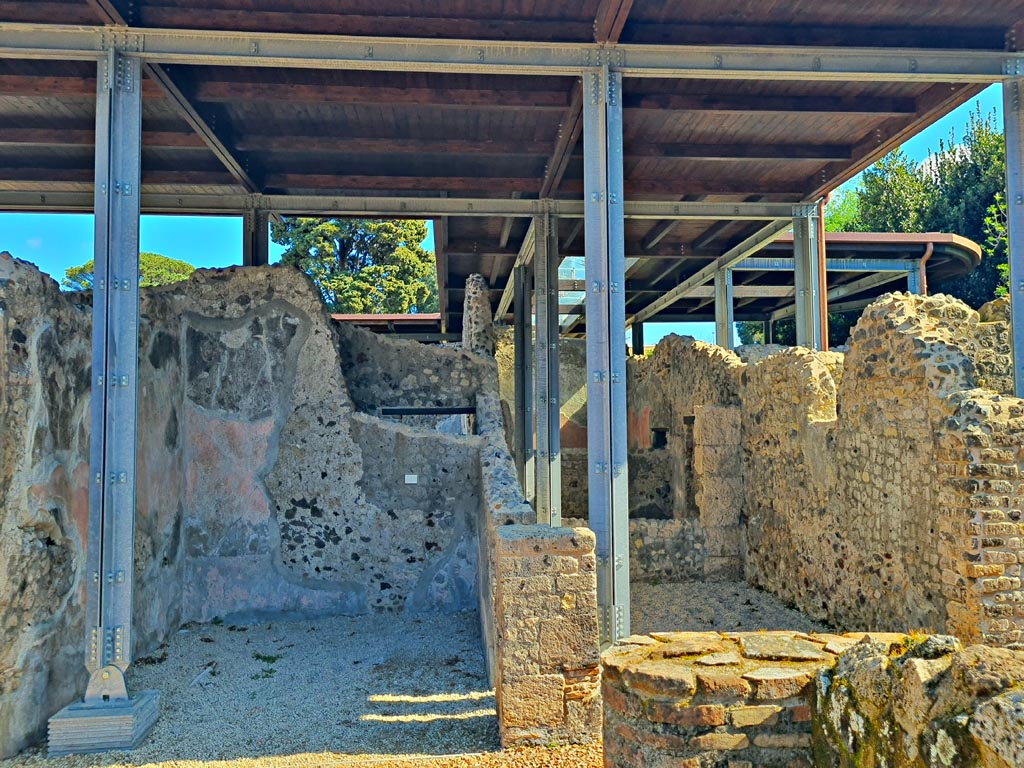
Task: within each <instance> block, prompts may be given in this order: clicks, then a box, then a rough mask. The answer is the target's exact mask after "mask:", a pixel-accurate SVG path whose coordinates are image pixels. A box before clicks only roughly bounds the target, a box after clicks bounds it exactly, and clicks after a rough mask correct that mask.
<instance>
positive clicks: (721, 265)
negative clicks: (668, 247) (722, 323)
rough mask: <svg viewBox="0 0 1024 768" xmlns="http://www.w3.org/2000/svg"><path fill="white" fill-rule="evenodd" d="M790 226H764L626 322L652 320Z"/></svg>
mask: <svg viewBox="0 0 1024 768" xmlns="http://www.w3.org/2000/svg"><path fill="white" fill-rule="evenodd" d="M803 207H804V206H799V207H798V209H799V210H802V209H803ZM790 209H791V212H792V211H794V210H797V209H793V208H792V206H790ZM791 215H792V213H791ZM791 227H792V221H791V220H790V219H780V220H778V221H773V222H772V223H771V224H769V225H768V226H767V227H763V228H762V229H761V230H759V231H758V232H755V233H754V234H753V235H751V236H750V237H748V238H747V239H746V240H744V241H743V242H742V243H740V244H739V245H737V246H736V247H734V248H730V249H729V250H728V251H726V252H725V253H724V254H722V255H721V256H720V257H719V258H718V259H716V260H715V261H714V262H712V263H711V264H708V265H707V266H706V267H704V268H703V269H701V270H699V271H698V272H697V273H696V274H694V275H692V276H691V277H688V278H687V279H686V280H684V281H683V282H681V283H680V284H679V285H678V286H676V287H675V288H673V289H672V290H671V291H669V292H668V293H666V294H665V295H664V296H662V297H661V298H660V299H658V300H657V301H654V302H651V304H649V305H648V306H647V307H645V308H644V309H642V310H640V311H639V312H637V313H636V314H635V315H633V317H632V318H631V319H630V324H632V323H642V322H644V321H645V320H648V319H649V318H652V317H654V316H655V315H657V314H658V313H659V312H661V311H662V310H663V309H666V308H668V307H670V306H672V305H673V304H675V303H676V302H677V301H679V299H681V298H682V297H683V296H686V295H687V292H688V291H689V290H690V289H691V288H696V287H697V286H700V285H704V284H705V283H706V282H708V281H709V280H712V279H714V277H715V274H716V273H718V272H720V271H722V270H724V269H729V268H730V267H733V266H735V265H736V264H739V263H740V262H741V261H743V260H744V259H746V258H747V257H748V256H750V255H752V254H754V253H757V252H758V251H759V250H761V249H762V248H764V247H765V246H766V245H768V244H769V243H771V242H774V241H775V240H778V239H779V238H780V237H782V236H783V235H784V234H786V232H788V231H789V229H790V228H791Z"/></svg>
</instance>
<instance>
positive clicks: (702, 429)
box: [693, 405, 741, 445]
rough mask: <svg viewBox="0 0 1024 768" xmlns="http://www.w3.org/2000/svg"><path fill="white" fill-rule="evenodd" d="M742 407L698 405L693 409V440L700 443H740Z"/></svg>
mask: <svg viewBox="0 0 1024 768" xmlns="http://www.w3.org/2000/svg"><path fill="white" fill-rule="evenodd" d="M740 440H741V437H740V409H739V408H723V407H721V406H713V405H698V406H695V407H694V409H693V442H694V443H696V444H699V445H739V444H740Z"/></svg>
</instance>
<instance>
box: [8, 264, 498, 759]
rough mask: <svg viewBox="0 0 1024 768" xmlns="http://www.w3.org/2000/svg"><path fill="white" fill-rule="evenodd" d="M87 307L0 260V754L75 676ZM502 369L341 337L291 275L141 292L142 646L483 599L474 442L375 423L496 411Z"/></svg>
mask: <svg viewBox="0 0 1024 768" xmlns="http://www.w3.org/2000/svg"><path fill="white" fill-rule="evenodd" d="M89 300H90V297H89V296H88V295H87V294H62V293H61V292H60V291H59V290H58V288H57V286H56V284H55V283H53V281H51V280H49V279H48V278H46V277H45V276H43V275H41V274H40V273H39V272H38V271H37V270H36V269H35V268H34V267H33V266H31V265H29V264H27V263H23V262H18V261H16V260H13V259H11V258H9V257H8V256H3V257H0V310H2V314H0V332H2V338H0V343H2V351H0V382H2V384H0V386H2V390H0V409H2V411H3V413H2V415H0V423H2V424H3V429H2V431H0V441H2V442H0V444H2V450H3V459H4V460H3V462H2V469H0V496H2V507H0V615H2V616H3V622H2V624H0V756H3V755H8V754H12V753H14V752H16V751H18V750H19V749H21V748H22V747H24V746H25V745H26V744H27V743H29V742H30V741H31V740H33V739H34V738H35V737H37V735H39V734H40V733H41V731H42V729H43V727H44V726H45V723H46V719H47V718H48V717H49V716H50V715H51V714H53V712H55V711H56V710H57V709H59V708H60V707H61V706H63V705H64V704H67V703H68V702H69V701H71V700H73V699H74V698H75V697H76V696H78V695H80V694H81V692H82V690H83V689H84V684H85V679H86V675H85V670H84V665H83V661H82V640H83V637H84V623H83V622H84V620H83V611H84V579H85V576H86V574H84V572H83V571H84V564H85V544H86V538H87V537H86V527H87V520H88V479H89V467H88V443H89V391H90V356H91V343H90V334H91V307H90V306H89ZM494 371H495V365H494V362H493V359H488V358H487V357H484V356H481V355H476V354H470V353H466V352H463V351H460V350H457V349H440V348H434V349H430V348H427V347H424V346H422V345H418V344H416V343H414V342H391V341H388V342H385V341H383V340H382V339H380V338H379V337H375V336H373V335H372V334H369V333H366V332H362V331H358V330H338V329H335V328H334V327H332V325H331V323H330V321H329V319H328V318H327V316H326V315H325V313H324V310H323V307H322V305H321V303H320V301H319V298H318V297H317V295H316V293H315V291H314V289H313V288H312V286H311V285H310V284H309V282H308V281H307V280H306V278H305V277H303V276H302V275H301V274H299V273H297V272H295V271H294V270H291V269H287V268H256V269H244V270H243V269H229V270H200V271H198V272H197V273H196V274H195V275H194V276H193V278H192V279H190V280H189V281H186V282H184V283H178V284H175V285H172V286H167V287H164V288H160V289H152V290H147V291H144V292H143V296H142V323H141V329H140V371H139V383H140V389H139V452H138V503H137V524H136V566H135V575H136V587H135V612H134V628H135V635H134V638H135V642H134V653H135V655H136V656H138V655H142V654H145V653H148V652H150V651H151V650H152V649H154V648H155V647H156V645H157V644H159V642H161V641H162V639H163V638H164V637H165V636H166V634H167V633H168V632H170V631H173V630H175V629H177V627H178V626H180V625H181V623H183V622H186V621H190V620H198V621H208V620H211V619H213V618H215V617H218V616H219V617H222V618H226V619H233V620H236V621H242V620H245V619H247V618H255V617H258V616H261V615H264V614H277V613H282V612H289V613H293V614H294V613H308V614H321V613H325V612H349V613H351V612H362V611H368V610H381V609H388V610H395V609H404V610H412V611H438V610H440V611H448V610H463V609H467V608H468V609H473V608H475V607H476V606H477V604H478V600H479V596H478V574H477V557H478V546H477V538H478V537H477V525H478V523H479V519H480V509H481V507H482V505H483V499H484V493H483V490H482V475H481V449H482V446H483V440H482V439H481V438H480V437H476V436H473V435H458V434H442V433H440V432H437V431H433V430H431V431H427V430H422V429H415V428H413V427H410V426H406V425H403V424H401V423H396V422H393V421H385V420H382V419H379V418H377V417H376V415H375V414H376V408H377V406H378V405H381V404H389V405H418V404H433V403H434V402H436V401H435V400H433V399H430V398H431V397H433V395H431V393H434V392H443V393H444V395H443V396H444V397H446V398H450V399H451V400H452V401H453V402H455V401H458V404H460V405H461V404H466V403H473V402H476V400H477V398H478V396H479V397H483V396H484V395H485V394H486V393H484V392H483V389H484V388H485V387H487V386H490V387H491V388H492V391H494V392H495V395H494V396H493V397H494V399H495V401H496V384H495V383H494V382H495V374H494ZM349 379H351V381H352V384H351V385H350V384H349ZM439 384H440V385H439ZM445 402H447V401H445ZM406 475H415V476H416V482H415V483H406V482H405V477H406Z"/></svg>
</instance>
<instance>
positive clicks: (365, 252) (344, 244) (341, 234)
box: [271, 217, 437, 314]
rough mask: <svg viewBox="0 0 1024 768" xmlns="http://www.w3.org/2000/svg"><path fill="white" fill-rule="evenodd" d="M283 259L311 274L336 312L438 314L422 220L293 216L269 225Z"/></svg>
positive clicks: (327, 302)
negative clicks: (283, 250) (284, 249)
mask: <svg viewBox="0 0 1024 768" xmlns="http://www.w3.org/2000/svg"><path fill="white" fill-rule="evenodd" d="M271 236H272V237H273V239H274V242H275V243H279V244H280V245H283V246H285V247H286V249H287V250H286V251H285V253H284V255H283V257H282V261H283V262H284V263H286V264H293V265H295V266H297V267H298V268H299V269H301V270H302V271H303V272H305V273H306V274H308V275H309V276H310V277H311V278H312V279H313V282H314V283H316V286H317V288H319V289H320V293H321V295H322V296H323V300H324V303H325V304H327V306H328V307H329V308H330V309H331V310H332V311H334V312H344V313H353V314H386V313H406V312H435V311H437V272H436V269H435V265H434V256H433V254H431V253H430V252H429V251H427V250H425V249H424V248H423V247H422V246H421V243H422V242H423V240H424V238H426V236H427V224H426V222H424V221H412V220H406V221H401V220H387V221H378V220H374V219H314V218H303V217H289V218H286V219H284V221H283V223H275V224H274V225H273V226H272V227H271Z"/></svg>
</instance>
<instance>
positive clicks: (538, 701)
mask: <svg viewBox="0 0 1024 768" xmlns="http://www.w3.org/2000/svg"><path fill="white" fill-rule="evenodd" d="M564 687H565V682H564V679H563V678H562V676H561V675H530V676H529V677H519V678H512V679H505V680H502V683H501V695H500V697H499V711H500V717H501V725H502V727H503V728H506V727H513V728H537V727H547V728H553V727H557V726H559V725H562V723H563V722H564V715H563V713H564V701H563V689H564Z"/></svg>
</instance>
